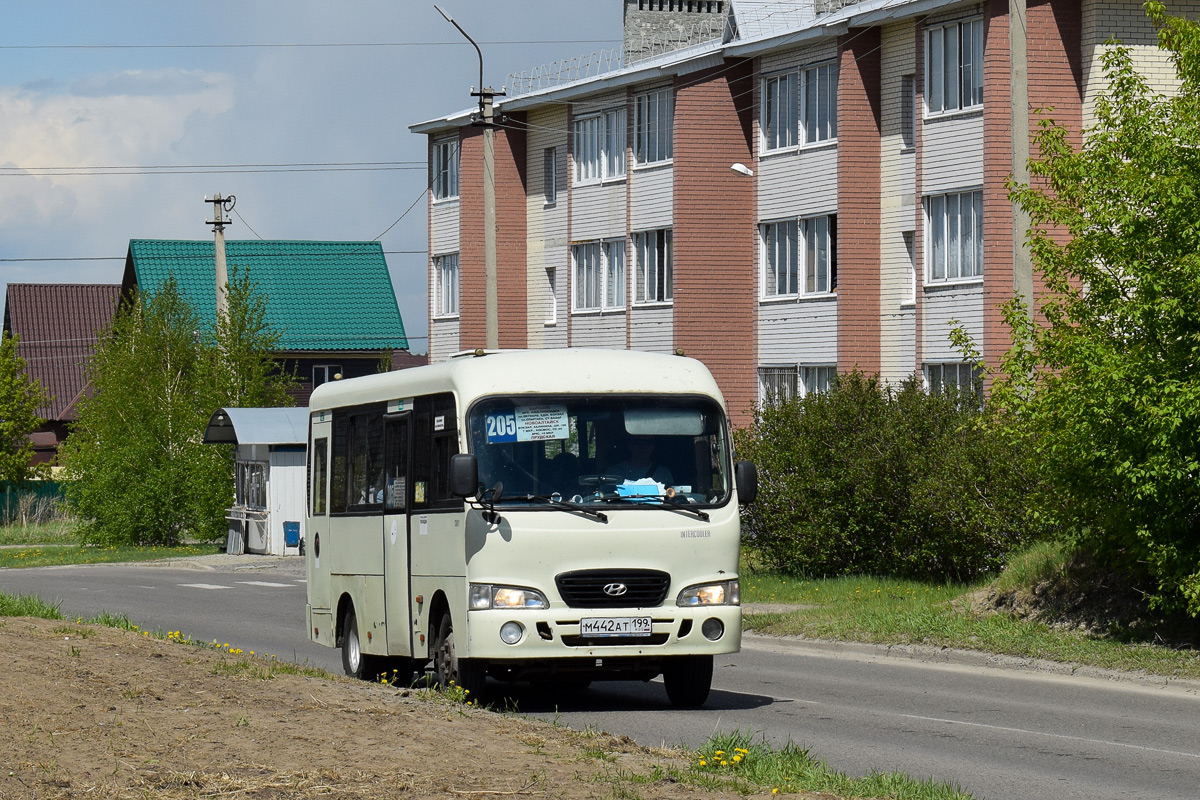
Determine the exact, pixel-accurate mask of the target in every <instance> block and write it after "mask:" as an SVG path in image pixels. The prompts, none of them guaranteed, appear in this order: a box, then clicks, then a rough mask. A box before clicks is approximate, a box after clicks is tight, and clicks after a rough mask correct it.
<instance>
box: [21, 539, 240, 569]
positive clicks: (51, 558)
mask: <svg viewBox="0 0 1200 800" xmlns="http://www.w3.org/2000/svg"><path fill="white" fill-rule="evenodd" d="M222 552H224V548H221V547H218V546H217V545H215V544H203V545H182V546H180V547H133V546H122V547H103V546H99V545H85V544H74V543H73V544H63V545H58V544H39V545H31V546H29V547H6V548H0V569H5V568H19V567H61V566H66V565H67V564H110V563H117V562H127V561H157V560H159V559H164V558H179V557H182V556H206V555H213V554H216V553H222Z"/></svg>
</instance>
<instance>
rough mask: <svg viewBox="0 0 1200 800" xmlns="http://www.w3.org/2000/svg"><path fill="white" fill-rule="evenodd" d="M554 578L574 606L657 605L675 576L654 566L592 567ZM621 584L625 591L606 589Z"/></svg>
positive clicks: (626, 606) (569, 603) (661, 601)
mask: <svg viewBox="0 0 1200 800" xmlns="http://www.w3.org/2000/svg"><path fill="white" fill-rule="evenodd" d="M554 582H555V584H556V585H557V586H558V594H559V596H561V597H562V599H563V602H565V603H566V604H567V605H568V606H570V607H572V608H655V607H657V606H661V605H662V603H663V600H665V599H666V597H667V590H668V589H669V588H670V586H671V576H670V575H669V574H667V573H666V572H660V571H658V570H653V569H592V570H579V571H576V572H563V573H560V574H559V575H558V576H556V577H555V579H554ZM617 585H620V586H624V587H625V591H624V592H623V593H618V594H612V593H610V592H606V591H605V587H612V586H617Z"/></svg>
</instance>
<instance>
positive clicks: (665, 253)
mask: <svg viewBox="0 0 1200 800" xmlns="http://www.w3.org/2000/svg"><path fill="white" fill-rule="evenodd" d="M633 252H634V261H635V263H636V268H637V272H636V275H635V279H634V285H635V289H634V303H635V304H636V305H663V304H667V303H671V302H673V301H674V297H675V290H674V287H673V285H672V284H673V282H674V279H675V276H674V264H673V261H674V258H675V244H674V234H673V232H672V230H671V228H655V229H654V230H648V231H640V232H638V233H635V234H634V235H633Z"/></svg>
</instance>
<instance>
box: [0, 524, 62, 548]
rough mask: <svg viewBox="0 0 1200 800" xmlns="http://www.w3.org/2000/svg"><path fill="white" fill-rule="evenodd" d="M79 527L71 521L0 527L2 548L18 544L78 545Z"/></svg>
mask: <svg viewBox="0 0 1200 800" xmlns="http://www.w3.org/2000/svg"><path fill="white" fill-rule="evenodd" d="M78 529H79V525H78V523H76V522H73V521H70V520H60V521H56V522H35V523H30V524H28V525H20V524H18V523H15V522H14V523H13V524H11V525H3V526H0V546H4V545H18V544H28V545H34V544H57V545H63V544H76V543H78V539H77V538H76V532H77V531H78Z"/></svg>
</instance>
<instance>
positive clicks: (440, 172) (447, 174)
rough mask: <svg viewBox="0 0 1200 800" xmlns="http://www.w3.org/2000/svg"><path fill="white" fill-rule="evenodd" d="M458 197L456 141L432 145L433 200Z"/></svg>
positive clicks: (450, 140)
mask: <svg viewBox="0 0 1200 800" xmlns="http://www.w3.org/2000/svg"><path fill="white" fill-rule="evenodd" d="M451 197H458V139H443V140H441V141H440V142H434V143H433V199H434V200H447V199H449V198H451Z"/></svg>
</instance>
